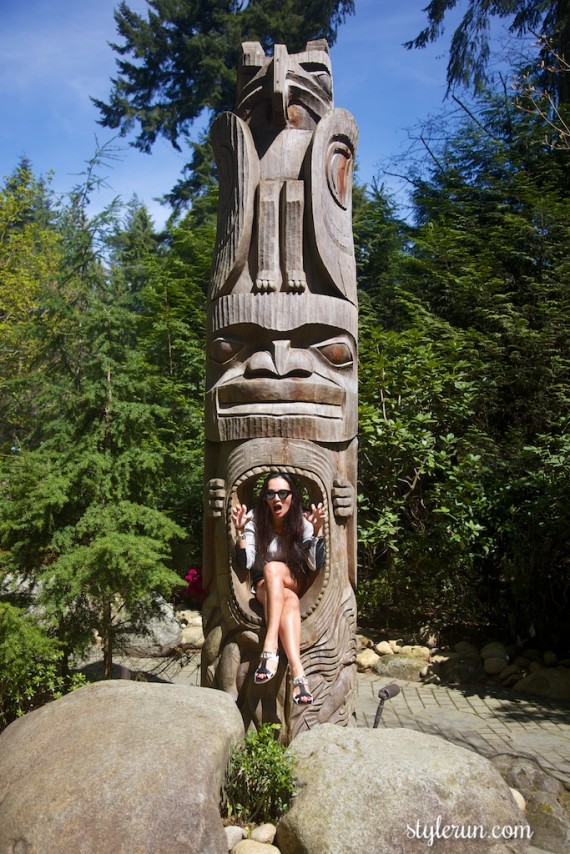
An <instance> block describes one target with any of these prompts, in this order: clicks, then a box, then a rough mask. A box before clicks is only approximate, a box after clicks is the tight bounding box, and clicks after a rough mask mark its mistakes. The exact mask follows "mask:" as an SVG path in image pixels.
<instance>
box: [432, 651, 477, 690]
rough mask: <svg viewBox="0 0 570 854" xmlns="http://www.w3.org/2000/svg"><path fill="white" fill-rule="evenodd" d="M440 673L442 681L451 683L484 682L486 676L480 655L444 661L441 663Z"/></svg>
mask: <svg viewBox="0 0 570 854" xmlns="http://www.w3.org/2000/svg"><path fill="white" fill-rule="evenodd" d="M439 674H440V676H441V680H442V682H447V683H448V684H450V685H461V684H464V683H467V684H470V683H474V682H483V681H484V680H485V678H486V676H485V671H484V669H483V662H482V660H481V658H480V656H477V658H473V657H471V656H469V657H468V658H459V659H450V660H449V661H442V662H441V663H440V665H439Z"/></svg>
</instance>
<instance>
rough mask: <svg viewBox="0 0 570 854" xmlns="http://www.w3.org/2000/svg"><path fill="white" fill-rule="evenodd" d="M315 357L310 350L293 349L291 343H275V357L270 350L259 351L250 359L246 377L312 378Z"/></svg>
mask: <svg viewBox="0 0 570 854" xmlns="http://www.w3.org/2000/svg"><path fill="white" fill-rule="evenodd" d="M313 369H314V363H313V356H312V354H311V353H310V352H309V351H308V350H301V349H299V348H296V347H291V345H290V343H289V341H274V342H273V357H272V355H271V353H270V352H269V351H268V350H258V351H257V353H253V354H252V356H251V357H250V358H249V359H248V361H247V365H246V369H245V372H244V374H245V376H246V377H268V376H269V377H277V378H283V377H310V376H311V374H312V373H313Z"/></svg>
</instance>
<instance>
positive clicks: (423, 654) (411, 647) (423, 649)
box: [401, 644, 430, 661]
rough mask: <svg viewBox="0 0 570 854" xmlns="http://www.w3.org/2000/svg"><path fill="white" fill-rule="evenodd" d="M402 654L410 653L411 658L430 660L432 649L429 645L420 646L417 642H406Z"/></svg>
mask: <svg viewBox="0 0 570 854" xmlns="http://www.w3.org/2000/svg"><path fill="white" fill-rule="evenodd" d="M401 655H408V656H410V658H420V659H423V660H424V661H428V660H429V657H430V651H429V649H428V648H427V646H418V645H417V644H404V646H403V647H402V652H401Z"/></svg>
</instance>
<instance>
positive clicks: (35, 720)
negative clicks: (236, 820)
mask: <svg viewBox="0 0 570 854" xmlns="http://www.w3.org/2000/svg"><path fill="white" fill-rule="evenodd" d="M242 736H243V723H242V719H241V716H240V714H239V712H238V710H237V708H236V706H235V703H233V702H232V700H231V699H230V698H229V697H228V696H227V695H226V694H224V693H223V692H221V691H213V690H210V689H207V688H187V687H182V686H180V685H164V684H157V683H141V682H126V681H109V682H98V683H96V684H93V685H87V686H85V687H84V688H80V689H79V690H78V691H75V692H74V693H73V694H68V695H67V696H65V697H63V698H62V699H61V700H56V701H55V702H52V703H48V704H47V705H46V706H43V707H42V708H40V709H37V710H36V711H34V712H31V713H30V714H28V715H25V716H24V717H23V718H20V719H19V720H17V721H15V722H14V723H12V724H10V726H9V727H7V728H6V729H5V730H4V732H3V733H2V735H1V736H0V793H2V795H3V800H2V801H1V806H0V851H2V852H16V851H22V852H24V851H25V852H26V854H46V852H49V854H69V852H73V854H109V852H125V854H126V852H129V854H130V852H137V854H156V852H158V851H164V852H166V851H168V852H169V854H170V852H173V854H174V852H176V854H183V852H188V854H191V852H196V851H200V852H201V854H226V852H227V850H228V848H227V840H226V835H225V833H224V829H223V827H222V821H221V819H220V813H219V799H220V788H221V784H222V782H223V779H224V775H225V768H226V762H227V757H228V753H229V750H230V747H231V744H232V742H233V741H236V740H237V739H238V738H240V737H242Z"/></svg>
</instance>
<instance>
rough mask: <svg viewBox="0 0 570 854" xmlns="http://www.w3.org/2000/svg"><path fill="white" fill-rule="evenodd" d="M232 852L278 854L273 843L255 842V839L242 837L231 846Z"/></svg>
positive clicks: (237, 853)
mask: <svg viewBox="0 0 570 854" xmlns="http://www.w3.org/2000/svg"><path fill="white" fill-rule="evenodd" d="M232 854H280V852H279V848H276V847H275V845H266V844H265V843H264V842H256V841H255V839H242V841H241V842H238V844H237V845H234V847H233V848H232Z"/></svg>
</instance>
